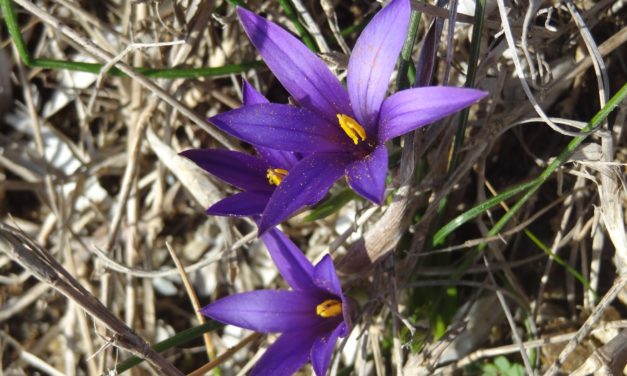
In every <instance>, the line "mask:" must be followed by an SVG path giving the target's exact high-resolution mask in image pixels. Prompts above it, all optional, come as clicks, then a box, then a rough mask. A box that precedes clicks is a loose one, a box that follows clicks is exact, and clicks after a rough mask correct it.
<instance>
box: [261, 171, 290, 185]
mask: <svg viewBox="0 0 627 376" xmlns="http://www.w3.org/2000/svg"><path fill="white" fill-rule="evenodd" d="M286 176H287V170H284V169H282V168H269V169H268V173H267V174H266V177H267V178H268V182H269V183H270V184H272V185H276V186H278V185H279V184H281V181H283V179H284V178H285V177H286Z"/></svg>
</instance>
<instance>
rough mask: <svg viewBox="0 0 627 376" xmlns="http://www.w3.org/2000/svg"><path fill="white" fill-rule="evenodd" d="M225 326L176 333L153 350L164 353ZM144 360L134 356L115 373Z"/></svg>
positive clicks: (210, 324) (211, 323)
mask: <svg viewBox="0 0 627 376" xmlns="http://www.w3.org/2000/svg"><path fill="white" fill-rule="evenodd" d="M222 326H224V324H222V323H219V322H217V321H213V320H212V321H209V322H207V323H204V324H202V325H198V326H195V327H193V328H189V329H185V330H183V331H182V332H179V333H176V334H175V335H174V336H173V337H170V338H168V339H166V340H163V341H161V342H159V343H157V344H155V345H154V347H153V349H155V351H157V352H162V351H165V350H168V349H171V348H173V347H177V346H180V345H182V344H184V343H187V342H189V341H191V340H192V339H195V338H198V337H200V336H201V335H203V334H205V333H208V332H212V331H214V330H216V329H219V328H221V327H222ZM143 361H144V359H141V358H138V357H136V356H133V357H131V358H129V359H127V360H125V361H124V362H122V363H120V364H119V365H118V366H117V367H115V371H116V372H117V374H119V373H122V372H124V371H127V370H128V369H130V368H132V367H134V366H136V365H138V364H139V363H141V362H143ZM103 376H105V375H103Z"/></svg>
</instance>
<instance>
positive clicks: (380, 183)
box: [346, 145, 388, 205]
mask: <svg viewBox="0 0 627 376" xmlns="http://www.w3.org/2000/svg"><path fill="white" fill-rule="evenodd" d="M346 170H347V173H346V178H347V180H348V184H349V185H350V186H351V188H352V189H353V190H354V191H355V192H357V193H358V194H359V195H360V196H362V197H364V198H366V199H368V200H370V201H372V202H374V203H375V204H379V205H380V204H381V202H383V197H384V194H385V177H386V175H387V172H388V151H387V149H386V148H385V145H379V146H377V148H376V149H374V151H373V152H372V153H370V154H369V155H367V156H366V157H364V158H362V159H359V160H357V161H355V162H353V163H351V165H350V166H348V168H347V169H346Z"/></svg>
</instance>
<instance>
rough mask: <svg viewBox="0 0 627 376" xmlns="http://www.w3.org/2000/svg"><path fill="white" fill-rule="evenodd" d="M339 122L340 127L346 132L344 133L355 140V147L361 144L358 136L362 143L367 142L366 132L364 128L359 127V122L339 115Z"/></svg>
mask: <svg viewBox="0 0 627 376" xmlns="http://www.w3.org/2000/svg"><path fill="white" fill-rule="evenodd" d="M337 120H339V122H340V127H342V129H343V130H344V133H346V135H347V136H348V137H350V138H351V140H353V142H354V143H355V145H357V144H358V143H359V139H358V138H357V136H359V138H361V140H362V141H366V131H365V130H364V127H362V126H361V125H359V123H358V122H357V120H355V119H353V118H352V117H350V116H348V115H344V114H337Z"/></svg>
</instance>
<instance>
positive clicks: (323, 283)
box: [313, 255, 343, 298]
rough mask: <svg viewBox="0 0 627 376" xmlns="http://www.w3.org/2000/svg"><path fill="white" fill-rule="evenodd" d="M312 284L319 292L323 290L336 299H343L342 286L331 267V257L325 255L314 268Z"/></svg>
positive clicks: (333, 268)
mask: <svg viewBox="0 0 627 376" xmlns="http://www.w3.org/2000/svg"><path fill="white" fill-rule="evenodd" d="M313 282H314V284H315V285H316V286H317V287H318V288H319V289H321V290H324V291H326V292H328V293H330V294H332V295H335V296H337V297H338V298H343V294H342V286H341V285H340V280H339V278H338V277H337V273H336V272H335V267H334V266H333V259H332V258H331V255H325V256H324V257H323V258H322V260H320V261H319V262H318V263H317V264H316V266H314V272H313Z"/></svg>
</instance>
